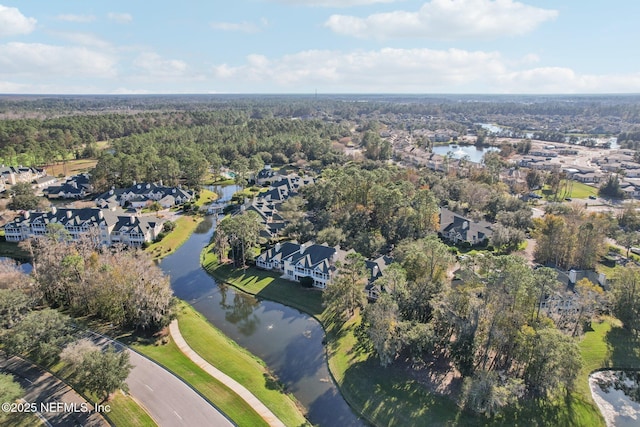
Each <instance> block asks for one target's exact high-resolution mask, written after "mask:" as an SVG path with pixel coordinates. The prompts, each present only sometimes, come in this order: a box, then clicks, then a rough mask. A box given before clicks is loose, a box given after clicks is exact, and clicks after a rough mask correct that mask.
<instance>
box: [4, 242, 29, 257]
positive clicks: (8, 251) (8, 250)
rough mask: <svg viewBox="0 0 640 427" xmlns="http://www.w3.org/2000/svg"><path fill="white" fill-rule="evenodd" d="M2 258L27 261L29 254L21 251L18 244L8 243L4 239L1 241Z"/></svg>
mask: <svg viewBox="0 0 640 427" xmlns="http://www.w3.org/2000/svg"><path fill="white" fill-rule="evenodd" d="M0 256H4V257H9V258H15V259H27V258H29V253H28V252H26V251H23V250H22V249H20V248H19V247H18V243H16V242H7V241H5V240H4V239H3V240H0Z"/></svg>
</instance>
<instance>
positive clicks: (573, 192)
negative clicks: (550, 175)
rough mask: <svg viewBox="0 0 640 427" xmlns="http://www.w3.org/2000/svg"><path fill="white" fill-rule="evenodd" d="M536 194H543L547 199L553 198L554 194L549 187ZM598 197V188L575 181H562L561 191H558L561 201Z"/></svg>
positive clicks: (546, 186)
mask: <svg viewBox="0 0 640 427" xmlns="http://www.w3.org/2000/svg"><path fill="white" fill-rule="evenodd" d="M536 193H538V194H541V195H542V196H544V198H545V199H552V198H553V193H552V192H551V189H550V188H549V186H548V185H545V186H544V188H543V189H542V190H538V191H536ZM597 195H598V189H597V188H596V187H592V186H590V185H587V184H583V183H581V182H578V181H573V180H562V181H561V182H560V191H558V199H559V200H562V199H564V198H565V197H569V198H571V199H587V198H589V196H597Z"/></svg>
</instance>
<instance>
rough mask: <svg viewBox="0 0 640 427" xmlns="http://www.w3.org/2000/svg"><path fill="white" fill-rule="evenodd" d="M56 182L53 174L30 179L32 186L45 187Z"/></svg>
mask: <svg viewBox="0 0 640 427" xmlns="http://www.w3.org/2000/svg"><path fill="white" fill-rule="evenodd" d="M56 182H58V179H57V178H56V177H55V176H50V175H44V176H41V177H39V178H36V179H34V180H33V181H32V184H33V185H32V187H33V188H34V189H35V188H40V189H42V188H47V187H49V186H51V185H53V184H55V183H56Z"/></svg>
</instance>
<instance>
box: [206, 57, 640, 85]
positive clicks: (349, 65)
mask: <svg viewBox="0 0 640 427" xmlns="http://www.w3.org/2000/svg"><path fill="white" fill-rule="evenodd" d="M538 60H539V58H538V57H537V56H535V55H524V56H523V57H522V58H521V59H515V60H511V59H508V58H504V57H503V56H502V55H501V54H500V53H498V52H483V51H466V50H460V49H448V50H431V49H390V48H385V49H380V50H373V51H358V52H340V51H328V50H309V51H303V52H299V53H295V54H292V55H286V56H283V57H280V58H268V57H266V56H264V55H249V56H248V57H247V58H246V61H245V63H244V64H243V65H239V66H232V65H229V64H221V65H218V66H216V67H214V68H213V75H214V81H215V83H217V84H218V85H219V86H216V87H214V88H213V89H217V90H218V91H225V92H245V93H246V92H284V93H292V92H293V93H295V92H298V93H300V92H308V93H310V92H312V91H313V90H315V89H320V90H321V91H323V92H328V93H359V92H360V93H394V92H395V93H533V94H536V93H540V94H548V93H630V92H640V73H638V74H621V75H589V74H580V73H578V72H576V71H574V70H572V69H570V68H563V67H536V68H529V67H530V66H531V63H532V62H534V61H538Z"/></svg>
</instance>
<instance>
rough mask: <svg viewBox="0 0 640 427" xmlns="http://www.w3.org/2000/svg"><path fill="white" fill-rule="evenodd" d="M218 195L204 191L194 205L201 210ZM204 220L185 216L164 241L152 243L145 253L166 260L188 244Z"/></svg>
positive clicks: (200, 217) (177, 222)
mask: <svg viewBox="0 0 640 427" xmlns="http://www.w3.org/2000/svg"><path fill="white" fill-rule="evenodd" d="M217 197H218V195H217V194H216V193H214V192H213V191H209V190H202V191H201V192H200V198H199V199H198V200H197V201H196V202H195V203H194V205H195V206H196V207H197V208H198V209H199V208H200V207H201V206H203V205H205V204H207V203H211V202H212V201H214V200H215V199H216V198H217ZM202 220H203V217H202V216H200V215H183V216H181V217H180V218H178V219H177V220H176V228H174V229H173V231H172V232H170V233H169V234H167V235H166V236H165V238H164V239H162V240H160V241H159V242H156V243H152V244H151V245H149V247H148V248H147V249H145V251H146V252H147V253H149V254H150V255H151V257H152V258H153V259H160V258H164V257H166V256H167V255H170V254H172V253H174V252H175V251H176V249H178V248H179V247H180V246H182V245H183V244H184V242H186V241H187V240H188V239H189V237H190V236H191V234H192V233H193V232H194V231H195V229H196V228H197V227H198V224H200V223H201V222H202Z"/></svg>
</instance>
